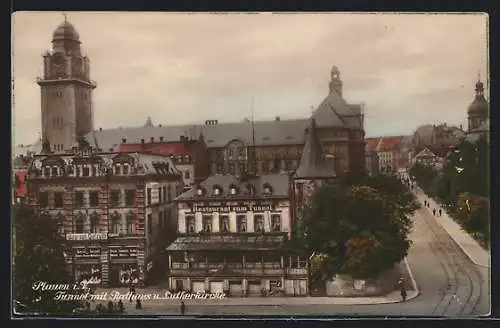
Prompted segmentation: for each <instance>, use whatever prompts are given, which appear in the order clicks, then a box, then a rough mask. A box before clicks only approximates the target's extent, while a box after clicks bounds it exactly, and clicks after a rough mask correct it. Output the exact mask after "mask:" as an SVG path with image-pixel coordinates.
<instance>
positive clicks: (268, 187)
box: [263, 183, 273, 195]
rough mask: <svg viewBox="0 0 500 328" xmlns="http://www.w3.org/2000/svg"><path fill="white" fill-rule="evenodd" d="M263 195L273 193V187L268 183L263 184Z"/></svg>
mask: <svg viewBox="0 0 500 328" xmlns="http://www.w3.org/2000/svg"><path fill="white" fill-rule="evenodd" d="M263 187H264V190H263V192H264V195H271V194H272V193H273V187H272V186H271V185H270V184H269V183H264V186H263Z"/></svg>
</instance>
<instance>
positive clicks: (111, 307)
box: [107, 301, 114, 313]
mask: <svg viewBox="0 0 500 328" xmlns="http://www.w3.org/2000/svg"><path fill="white" fill-rule="evenodd" d="M113 305H114V304H113V301H109V302H108V308H107V310H108V313H113V310H114V306H113Z"/></svg>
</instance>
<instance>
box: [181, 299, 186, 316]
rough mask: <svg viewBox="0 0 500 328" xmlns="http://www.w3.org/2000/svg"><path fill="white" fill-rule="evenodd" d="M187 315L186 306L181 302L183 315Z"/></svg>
mask: <svg viewBox="0 0 500 328" xmlns="http://www.w3.org/2000/svg"><path fill="white" fill-rule="evenodd" d="M184 313H186V304H184V301H181V314H182V315H184Z"/></svg>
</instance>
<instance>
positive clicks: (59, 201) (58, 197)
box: [54, 192, 64, 208]
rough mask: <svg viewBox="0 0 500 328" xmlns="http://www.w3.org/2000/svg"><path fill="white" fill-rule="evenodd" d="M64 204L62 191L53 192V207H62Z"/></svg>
mask: <svg viewBox="0 0 500 328" xmlns="http://www.w3.org/2000/svg"><path fill="white" fill-rule="evenodd" d="M63 206H64V200H63V193H62V192H55V193H54V207H55V208H62V207H63Z"/></svg>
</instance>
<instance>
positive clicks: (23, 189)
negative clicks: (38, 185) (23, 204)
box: [14, 169, 28, 197]
mask: <svg viewBox="0 0 500 328" xmlns="http://www.w3.org/2000/svg"><path fill="white" fill-rule="evenodd" d="M14 174H15V175H16V176H17V178H18V179H19V185H18V186H14V192H15V195H16V196H18V197H24V196H26V193H27V192H28V188H27V185H26V176H27V175H28V169H19V170H16V171H15V172H14Z"/></svg>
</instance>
